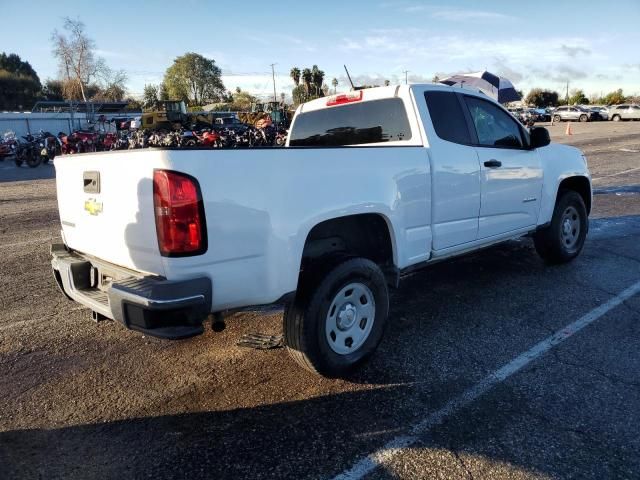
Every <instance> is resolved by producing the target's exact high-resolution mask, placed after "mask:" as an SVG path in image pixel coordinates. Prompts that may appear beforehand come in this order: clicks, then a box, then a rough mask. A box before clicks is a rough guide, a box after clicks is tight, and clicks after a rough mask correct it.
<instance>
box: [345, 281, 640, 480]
mask: <svg viewBox="0 0 640 480" xmlns="http://www.w3.org/2000/svg"><path fill="white" fill-rule="evenodd" d="M637 293H640V281H639V282H636V283H634V284H633V285H631V286H630V287H629V288H627V289H626V290H624V291H622V292H621V293H620V294H619V295H617V296H615V297H613V298H612V299H610V300H609V301H608V302H606V303H603V304H602V305H600V306H599V307H596V308H594V309H593V310H591V311H590V312H589V313H587V314H586V315H584V316H582V317H580V318H579V319H578V320H576V321H575V322H573V323H570V324H569V325H567V326H566V327H564V328H562V329H560V330H558V331H557V332H556V333H554V334H553V335H551V336H549V337H547V338H545V339H544V340H542V341H541V342H540V343H538V344H536V345H534V346H533V347H531V348H530V349H529V350H527V351H526V352H524V353H522V354H521V355H519V356H517V357H516V358H514V359H513V360H511V361H510V362H509V363H507V364H506V365H505V366H503V367H502V368H499V369H498V370H496V371H494V372H493V373H491V374H489V375H488V376H487V377H485V378H484V379H483V380H482V381H481V382H480V383H477V384H476V385H474V386H473V387H471V388H469V389H468V390H466V391H464V392H463V393H462V394H461V395H460V396H458V397H456V398H454V399H453V400H451V401H449V402H448V403H447V404H446V405H445V406H444V407H442V408H441V409H440V410H437V411H435V412H433V413H431V414H429V415H427V416H426V417H424V418H423V419H422V420H421V421H420V422H418V423H416V424H414V425H413V426H412V427H411V428H410V430H409V432H408V433H407V434H406V435H402V436H398V437H396V438H394V439H392V440H391V441H389V442H388V443H387V444H386V445H384V446H383V447H382V448H381V449H380V450H377V451H375V452H373V453H371V454H369V455H367V456H366V457H364V458H362V459H360V460H359V461H358V462H356V463H355V464H354V465H353V466H352V467H351V468H350V469H349V470H345V471H344V472H342V473H340V474H339V475H337V476H336V477H334V480H354V479H361V478H363V477H364V476H365V475H367V474H368V473H371V472H372V471H373V470H375V468H376V467H378V466H379V465H381V464H383V463H384V462H386V461H388V460H390V459H391V458H392V457H393V456H395V455H396V454H398V453H399V452H401V451H402V449H403V448H407V447H409V446H411V445H413V444H414V443H416V442H417V441H418V439H419V438H420V435H424V434H425V433H427V432H428V431H429V430H431V428H433V427H434V426H436V425H438V424H440V423H442V421H443V420H444V419H445V418H446V417H448V416H449V415H452V414H454V413H456V412H457V411H458V410H460V409H461V408H463V407H466V406H467V405H469V404H470V403H471V402H473V401H474V400H476V399H478V398H479V397H481V396H482V395H484V394H485V393H487V392H488V391H489V390H491V389H492V388H493V387H495V386H496V385H498V384H499V383H501V382H503V381H505V380H506V379H507V378H509V377H510V376H512V375H513V374H514V373H516V372H518V371H519V370H521V369H522V368H523V367H525V366H526V365H528V364H529V363H531V362H533V361H534V360H536V359H537V358H538V357H540V356H541V355H544V354H545V353H546V352H548V351H549V350H551V349H552V348H553V347H555V346H556V345H558V344H560V343H562V342H564V341H565V340H566V339H568V338H569V337H571V336H573V335H575V334H576V333H578V332H579V331H580V330H582V329H583V328H584V327H586V326H587V325H590V324H591V323H593V322H595V321H596V320H597V319H599V318H600V317H602V316H603V315H605V314H606V313H607V312H609V311H610V310H612V309H613V308H615V307H617V306H618V305H620V304H621V303H622V302H624V301H625V300H627V299H628V298H631V297H632V296H633V295H635V294H637Z"/></svg>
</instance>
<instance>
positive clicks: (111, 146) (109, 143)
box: [98, 132, 118, 151]
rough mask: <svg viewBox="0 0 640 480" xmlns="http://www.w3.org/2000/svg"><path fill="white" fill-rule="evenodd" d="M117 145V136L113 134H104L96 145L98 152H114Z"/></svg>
mask: <svg viewBox="0 0 640 480" xmlns="http://www.w3.org/2000/svg"><path fill="white" fill-rule="evenodd" d="M117 144H118V136H117V135H116V134H115V133H111V132H109V133H105V134H104V135H103V136H102V137H101V138H100V141H99V143H98V149H99V150H100V151H109V150H115V149H116V146H117Z"/></svg>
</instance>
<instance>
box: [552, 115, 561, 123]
mask: <svg viewBox="0 0 640 480" xmlns="http://www.w3.org/2000/svg"><path fill="white" fill-rule="evenodd" d="M553 121H554V122H558V123H560V122H561V121H562V117H561V116H560V115H554V116H553Z"/></svg>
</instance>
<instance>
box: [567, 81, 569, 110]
mask: <svg viewBox="0 0 640 480" xmlns="http://www.w3.org/2000/svg"><path fill="white" fill-rule="evenodd" d="M567 106H569V80H567Z"/></svg>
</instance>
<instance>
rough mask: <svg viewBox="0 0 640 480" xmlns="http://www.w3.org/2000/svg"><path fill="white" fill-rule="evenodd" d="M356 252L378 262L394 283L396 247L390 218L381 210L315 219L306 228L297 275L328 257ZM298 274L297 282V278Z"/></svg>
mask: <svg viewBox="0 0 640 480" xmlns="http://www.w3.org/2000/svg"><path fill="white" fill-rule="evenodd" d="M350 255H353V256H358V257H363V258H367V259H369V260H371V261H373V262H375V263H376V264H378V265H379V266H380V267H381V268H382V270H383V272H384V273H385V276H386V277H387V281H388V283H390V284H392V285H395V284H396V283H397V278H396V277H397V272H398V269H397V268H396V265H397V247H396V239H395V235H394V230H393V226H392V223H391V221H390V219H389V218H388V217H387V216H386V215H383V214H381V213H354V214H349V215H344V216H338V217H332V218H328V219H324V220H322V221H319V222H317V223H316V224H315V225H313V227H312V228H310V229H309V231H308V233H307V235H306V238H305V242H304V247H303V251H302V258H301V261H300V276H301V277H302V275H303V274H304V272H305V271H308V270H309V269H310V268H312V267H314V265H319V264H320V265H321V264H325V263H327V262H326V260H327V259H328V258H330V257H341V256H342V257H344V256H350ZM300 280H301V278H299V280H298V282H300Z"/></svg>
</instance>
